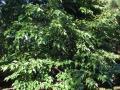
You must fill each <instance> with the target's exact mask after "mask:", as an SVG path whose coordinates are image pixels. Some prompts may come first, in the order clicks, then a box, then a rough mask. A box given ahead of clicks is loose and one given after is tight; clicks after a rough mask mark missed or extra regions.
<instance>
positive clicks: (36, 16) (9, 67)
mask: <svg viewBox="0 0 120 90" xmlns="http://www.w3.org/2000/svg"><path fill="white" fill-rule="evenodd" d="M66 2H68V3H73V4H74V5H77V10H78V11H75V12H76V13H71V12H73V11H74V10H76V8H75V7H71V9H70V7H69V6H68V7H65V6H64V2H61V1H59V0H53V1H51V0H50V1H49V2H48V3H46V4H35V3H27V4H26V3H20V2H19V0H18V1H17V0H12V1H10V0H8V1H7V2H6V5H5V6H3V7H2V8H1V17H2V18H1V21H0V23H1V25H0V28H1V30H0V32H1V34H0V58H1V60H0V65H1V66H0V69H1V71H3V72H5V71H9V72H11V73H12V74H11V75H8V77H6V78H5V80H13V81H14V83H13V85H12V86H13V88H15V89H16V90H39V89H53V90H77V89H78V90H79V89H80V90H82V88H86V87H87V89H91V90H93V89H96V88H97V87H98V85H99V83H109V85H111V84H112V81H111V79H112V77H113V75H114V74H115V73H116V72H115V71H114V68H113V67H114V65H115V64H116V62H115V60H116V59H119V55H117V54H115V52H116V50H114V47H115V45H117V43H118V42H119V35H117V33H118V32H119V25H118V23H117V21H116V18H115V14H114V15H113V16H112V15H111V12H110V13H109V12H107V13H106V9H104V6H103V2H102V6H101V2H99V1H94V2H92V0H89V2H88V1H84V0H82V1H81V0H75V2H73V1H71V2H69V1H67V0H66ZM66 2H65V3H66ZM81 2H82V3H81ZM61 4H62V6H61ZM81 4H82V5H81ZM95 5H98V6H96V7H97V9H96V8H95ZM100 7H102V8H103V9H101V8H100ZM72 8H73V9H72ZM72 10H73V11H72ZM84 10H85V11H84ZM86 10H87V11H86ZM79 11H80V12H81V13H79V14H81V15H82V16H79V17H77V18H76V16H75V15H78V12H79ZM109 11H110V10H109ZM89 12H90V14H88V13H89ZM91 17H92V18H91ZM89 20H90V21H89ZM113 21H114V22H113ZM114 40H115V41H114ZM113 41H114V42H115V43H114V45H113V44H112V43H111V42H113ZM109 45H110V46H109ZM106 47H107V48H108V49H107V48H106Z"/></svg>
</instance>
